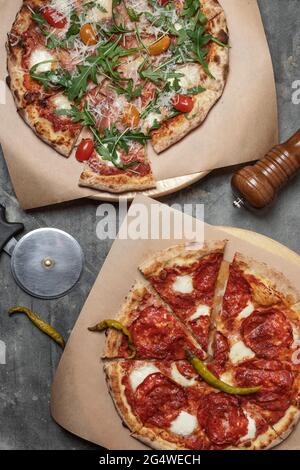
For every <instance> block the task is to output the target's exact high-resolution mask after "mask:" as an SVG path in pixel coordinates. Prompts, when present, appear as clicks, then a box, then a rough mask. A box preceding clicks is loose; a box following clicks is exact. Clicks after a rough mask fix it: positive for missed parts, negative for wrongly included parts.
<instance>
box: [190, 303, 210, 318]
mask: <svg viewBox="0 0 300 470" xmlns="http://www.w3.org/2000/svg"><path fill="white" fill-rule="evenodd" d="M209 315H210V307H209V306H208V305H198V307H197V310H196V312H195V313H194V314H193V315H192V316H191V317H190V320H191V321H192V320H197V318H200V317H209Z"/></svg>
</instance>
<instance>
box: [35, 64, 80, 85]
mask: <svg viewBox="0 0 300 470" xmlns="http://www.w3.org/2000/svg"><path fill="white" fill-rule="evenodd" d="M49 62H55V61H53V60H45V61H43V62H40V63H38V64H35V65H34V66H33V67H31V69H30V70H29V74H30V77H31V78H32V79H33V80H36V81H38V82H40V83H42V85H43V86H44V88H45V89H46V90H48V89H49V88H53V89H57V88H68V87H69V86H70V84H71V74H70V73H69V72H68V71H67V70H64V69H61V68H58V69H55V70H48V71H46V72H39V73H37V69H38V67H39V66H40V65H42V64H46V63H49Z"/></svg>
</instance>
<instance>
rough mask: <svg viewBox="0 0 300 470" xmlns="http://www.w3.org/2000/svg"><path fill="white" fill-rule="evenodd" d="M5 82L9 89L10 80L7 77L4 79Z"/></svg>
mask: <svg viewBox="0 0 300 470" xmlns="http://www.w3.org/2000/svg"><path fill="white" fill-rule="evenodd" d="M5 81H6V85H7V86H8V88H10V85H11V78H10V77H9V76H7V77H6V79H5Z"/></svg>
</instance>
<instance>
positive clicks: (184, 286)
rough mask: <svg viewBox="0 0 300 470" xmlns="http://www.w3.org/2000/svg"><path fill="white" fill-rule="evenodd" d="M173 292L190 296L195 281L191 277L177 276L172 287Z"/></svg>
mask: <svg viewBox="0 0 300 470" xmlns="http://www.w3.org/2000/svg"><path fill="white" fill-rule="evenodd" d="M172 288H173V290H175V291H176V292H180V293H181V294H190V293H191V292H193V290H194V287H193V279H192V278H191V276H189V275H186V276H177V277H176V279H175V281H174V282H173V286H172Z"/></svg>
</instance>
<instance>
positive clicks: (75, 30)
mask: <svg viewBox="0 0 300 470" xmlns="http://www.w3.org/2000/svg"><path fill="white" fill-rule="evenodd" d="M80 28H81V24H80V19H79V16H78V15H77V13H75V12H73V13H72V14H71V17H70V26H69V29H68V31H67V33H66V38H67V39H69V38H71V37H72V36H77V35H78V34H79V33H80Z"/></svg>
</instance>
